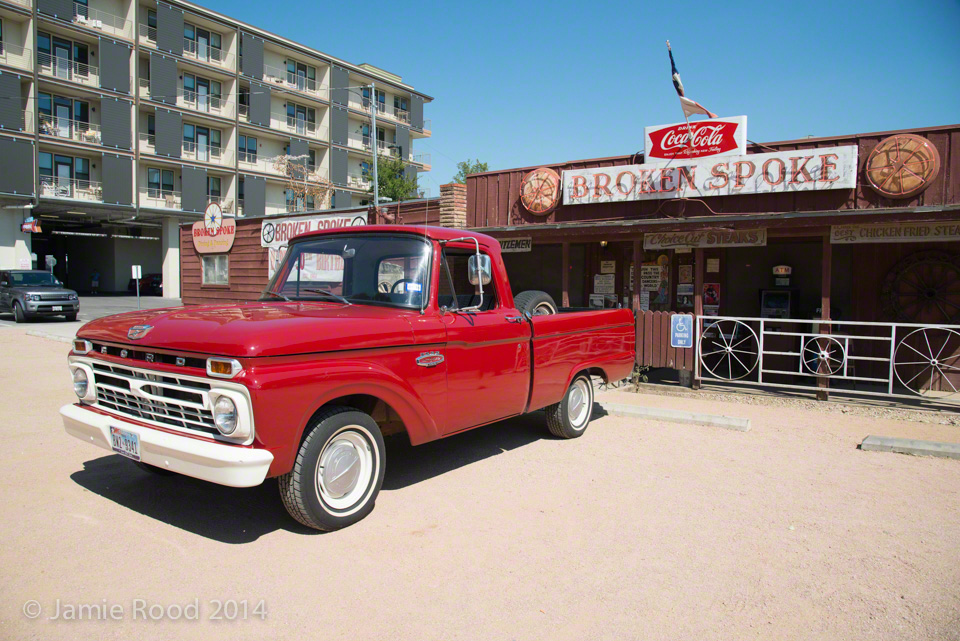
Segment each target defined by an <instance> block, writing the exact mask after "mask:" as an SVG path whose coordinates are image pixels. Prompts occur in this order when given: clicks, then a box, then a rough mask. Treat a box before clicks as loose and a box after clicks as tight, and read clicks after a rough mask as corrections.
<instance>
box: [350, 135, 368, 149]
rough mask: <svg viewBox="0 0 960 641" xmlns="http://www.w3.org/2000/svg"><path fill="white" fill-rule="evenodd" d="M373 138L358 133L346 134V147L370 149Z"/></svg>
mask: <svg viewBox="0 0 960 641" xmlns="http://www.w3.org/2000/svg"><path fill="white" fill-rule="evenodd" d="M372 141H373V139H372V138H371V137H370V136H362V135H360V134H347V147H352V148H353V149H360V150H362V151H372V150H373V147H372V144H373V142H372Z"/></svg>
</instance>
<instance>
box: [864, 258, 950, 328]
mask: <svg viewBox="0 0 960 641" xmlns="http://www.w3.org/2000/svg"><path fill="white" fill-rule="evenodd" d="M881 299H882V302H883V305H884V311H885V312H886V315H887V316H888V317H889V318H892V319H894V320H898V321H901V322H907V323H924V324H927V323H930V324H934V323H945V324H957V323H960V261H958V259H957V257H956V256H955V255H953V254H948V253H946V252H942V251H936V250H930V251H921V252H917V253H915V254H913V255H912V256H909V257H907V258H905V259H904V260H902V261H900V263H898V264H897V265H895V266H894V267H893V269H891V270H890V272H889V273H887V276H886V278H885V279H884V283H883V286H882V288H881Z"/></svg>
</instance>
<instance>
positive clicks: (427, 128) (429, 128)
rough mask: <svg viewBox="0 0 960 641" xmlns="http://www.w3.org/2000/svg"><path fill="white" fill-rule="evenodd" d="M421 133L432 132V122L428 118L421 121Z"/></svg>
mask: <svg viewBox="0 0 960 641" xmlns="http://www.w3.org/2000/svg"><path fill="white" fill-rule="evenodd" d="M423 131H433V121H432V120H430V119H429V118H424V119H423Z"/></svg>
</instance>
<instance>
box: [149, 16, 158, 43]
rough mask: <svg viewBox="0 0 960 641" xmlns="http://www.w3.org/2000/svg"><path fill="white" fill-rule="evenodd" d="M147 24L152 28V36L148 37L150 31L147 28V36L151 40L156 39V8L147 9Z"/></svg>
mask: <svg viewBox="0 0 960 641" xmlns="http://www.w3.org/2000/svg"><path fill="white" fill-rule="evenodd" d="M147 26H148V27H152V28H153V38H150V35H149V34H150V31H149V29H148V30H147V34H148V35H147V37H148V38H150V39H151V40H156V38H157V10H156V9H147Z"/></svg>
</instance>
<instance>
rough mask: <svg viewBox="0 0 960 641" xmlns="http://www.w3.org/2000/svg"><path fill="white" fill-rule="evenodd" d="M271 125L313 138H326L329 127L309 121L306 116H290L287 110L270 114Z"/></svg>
mask: <svg viewBox="0 0 960 641" xmlns="http://www.w3.org/2000/svg"><path fill="white" fill-rule="evenodd" d="M270 126H271V127H272V128H274V129H281V130H284V131H289V132H291V133H295V134H297V135H300V136H310V137H311V138H320V139H325V138H326V137H327V128H326V127H323V126H321V125H318V124H317V123H315V122H309V121H307V120H305V119H304V118H300V117H296V116H289V115H287V114H286V113H285V112H284V113H281V112H273V113H271V114H270Z"/></svg>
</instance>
